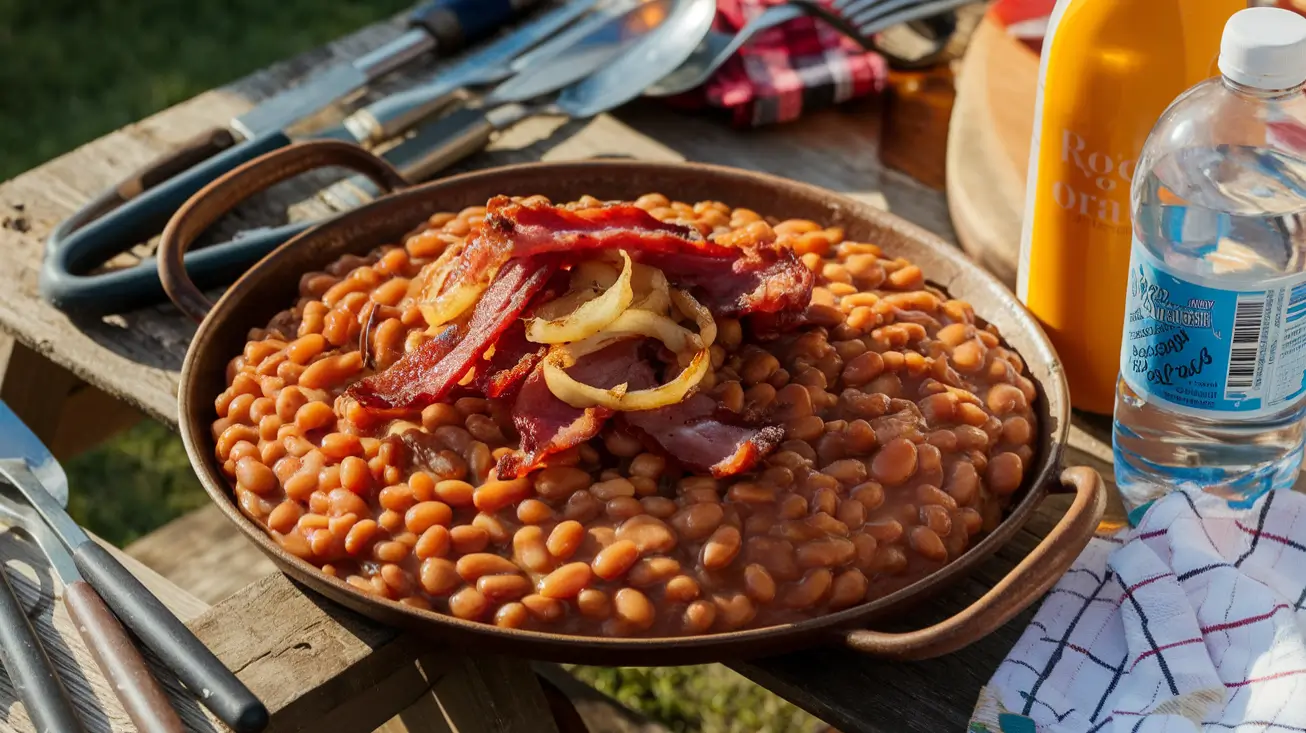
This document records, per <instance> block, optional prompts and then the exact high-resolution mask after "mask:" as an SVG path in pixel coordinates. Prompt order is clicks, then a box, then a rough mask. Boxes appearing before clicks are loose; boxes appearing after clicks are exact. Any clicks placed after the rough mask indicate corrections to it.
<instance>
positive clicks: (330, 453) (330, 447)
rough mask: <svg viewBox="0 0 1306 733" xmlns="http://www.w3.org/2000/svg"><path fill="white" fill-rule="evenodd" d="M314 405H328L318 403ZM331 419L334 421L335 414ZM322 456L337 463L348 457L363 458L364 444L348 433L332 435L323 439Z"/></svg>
mask: <svg viewBox="0 0 1306 733" xmlns="http://www.w3.org/2000/svg"><path fill="white" fill-rule="evenodd" d="M314 404H326V403H324V402H318V403H314ZM331 417H332V418H333V419H334V418H335V414H334V413H333V414H332V416H331ZM322 455H324V456H326V457H327V458H330V459H333V460H336V461H342V460H344V459H345V458H346V457H347V456H361V455H363V442H362V441H361V440H359V439H358V436H355V435H349V434H348V433H330V434H329V435H327V436H325V437H324V438H322Z"/></svg>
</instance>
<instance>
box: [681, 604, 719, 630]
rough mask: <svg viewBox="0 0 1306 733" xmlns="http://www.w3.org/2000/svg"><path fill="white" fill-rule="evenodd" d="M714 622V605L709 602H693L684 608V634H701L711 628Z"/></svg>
mask: <svg viewBox="0 0 1306 733" xmlns="http://www.w3.org/2000/svg"><path fill="white" fill-rule="evenodd" d="M715 621H716V604H714V603H711V602H710V601H694V602H693V603H690V604H689V605H688V606H687V607H686V608H685V614H684V618H683V620H682V623H683V624H684V631H685V633H686V634H690V635H692V634H703V633H707V630H708V629H710V628H712V624H713V623H714V622H715Z"/></svg>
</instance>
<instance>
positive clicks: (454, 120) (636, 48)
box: [320, 0, 716, 209]
mask: <svg viewBox="0 0 1306 733" xmlns="http://www.w3.org/2000/svg"><path fill="white" fill-rule="evenodd" d="M657 10H663V11H665V12H666V14H665V16H664V17H663V18H662V19H661V22H660V23H658V24H657V25H656V26H654V27H651V28H650V27H647V26H648V21H649V18H650V16H649V15H647V14H649V13H651V12H654V11H657ZM715 15H716V2H715V0H650V1H649V2H646V3H643V4H641V5H639V6H636V7H634V8H632V9H631V10H629V11H627V12H626V14H624V15H623V16H621V17H619V18H615V19H613V20H612V21H610V22H609V23H608V24H607V25H604V26H602V27H600V28H596V29H595V30H594V31H592V32H591V35H590V37H603V35H604V34H607V33H612V32H616V33H622V34H624V35H625V38H626V40H625V41H623V43H622V44H620V45H619V46H618V47H617V48H616V50H615V51H613V50H611V49H609V51H610V55H609V56H608V57H607V58H606V59H605V60H604V63H603V64H601V68H599V69H598V70H597V71H595V72H594V73H592V74H590V75H589V76H586V77H585V78H583V79H581V80H579V81H576V82H575V83H572V84H571V85H570V86H567V87H566V88H564V89H563V90H562V91H561V92H560V93H559V94H558V96H557V97H556V98H555V99H553V100H540V101H536V102H533V103H530V104H521V103H518V102H512V103H508V104H500V105H498V106H489V107H488V108H487V107H486V106H482V107H465V108H462V109H458V110H455V111H454V112H452V113H450V114H449V115H447V116H445V117H443V118H441V119H438V120H435V121H433V122H430V123H427V124H425V125H423V126H421V127H419V128H418V129H417V130H416V132H415V133H414V134H413V135H412V136H411V137H409V138H408V139H407V140H405V141H404V142H402V143H400V144H399V145H396V146H395V147H394V148H392V149H390V150H388V151H386V152H385V154H384V155H383V156H382V157H383V158H385V159H386V160H387V161H388V162H390V163H391V164H392V165H394V166H395V167H396V168H398V169H399V171H400V173H402V174H403V176H404V178H405V179H407V180H410V181H420V180H425V179H427V178H429V177H431V176H432V175H434V174H435V173H436V172H438V171H440V170H443V169H444V168H446V167H448V166H449V165H452V164H453V163H455V162H457V161H459V160H461V159H462V158H465V157H466V156H468V155H470V154H472V153H474V152H476V151H478V150H480V149H481V148H483V147H485V145H486V144H488V143H489V142H490V140H491V139H492V138H493V137H494V135H495V133H497V132H499V131H501V130H504V129H507V128H508V127H511V126H512V125H515V124H517V123H518V122H520V121H522V120H523V119H525V118H527V117H530V116H533V115H539V114H554V115H562V116H565V117H569V118H572V119H583V118H587V117H592V116H594V115H597V114H600V113H602V112H606V111H607V110H610V109H613V108H615V107H618V106H620V105H622V104H624V103H625V102H627V101H629V100H631V99H633V98H635V97H637V96H639V95H640V93H641V92H642V91H643V90H644V88H645V87H646V86H648V85H649V84H652V83H653V82H654V81H656V80H658V79H660V78H662V77H663V76H665V75H666V74H667V73H669V72H670V70H672V69H675V68H676V67H677V66H679V65H680V64H681V63H683V62H684V60H685V59H686V58H687V57H688V56H689V54H690V53H691V52H693V50H694V48H695V47H696V46H698V44H699V41H700V40H701V39H702V38H703V34H705V33H706V32H707V29H708V28H710V27H711V25H712V19H713V18H714V17H715ZM635 28H639V29H642V31H641V32H640V33H633V32H630V31H631V29H635ZM591 53H592V51H590V50H588V49H586V48H581V49H580V50H578V51H577V54H578V55H581V56H584V55H586V54H591ZM591 58H592V57H591ZM570 60H571V55H570V53H569V52H564V53H562V54H560V55H558V56H556V57H554V59H553V60H552V62H551V67H552V68H556V69H559V70H563V69H565V68H566V66H567V64H568V63H569V62H570ZM535 78H537V79H539V80H540V81H541V82H543V81H545V80H549V79H550V75H549V74H547V73H543V72H541V73H540V74H539V75H538V76H536V77H535ZM556 78H557V77H553V80H556ZM515 81H516V79H514V80H513V82H515ZM545 86H546V85H544V84H541V85H540V87H539V88H545ZM527 88H528V87H527V85H526V83H525V82H523V83H522V85H521V86H520V87H519V88H517V89H515V90H512V91H513V96H515V97H518V98H524V96H523V94H524V92H523V89H527ZM504 96H507V95H502V94H499V92H498V90H497V89H496V90H495V91H494V92H492V93H491V94H490V95H489V96H488V99H490V100H492V101H501V99H502V97H504ZM376 193H377V189H376V187H375V186H374V185H373V184H372V183H371V182H370V181H368V180H367V179H365V178H361V177H352V178H349V179H346V180H344V181H341V182H339V183H337V184H335V185H333V186H331V187H330V188H328V189H326V190H325V191H323V192H322V193H321V194H320V196H321V197H322V198H323V200H324V201H326V202H327V203H328V204H330V205H331V206H333V207H335V208H337V209H347V208H352V207H354V206H358V205H360V204H362V203H365V202H367V201H370V200H371V199H372V198H373V197H374V196H375V195H376Z"/></svg>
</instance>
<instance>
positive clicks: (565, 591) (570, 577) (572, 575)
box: [539, 562, 591, 598]
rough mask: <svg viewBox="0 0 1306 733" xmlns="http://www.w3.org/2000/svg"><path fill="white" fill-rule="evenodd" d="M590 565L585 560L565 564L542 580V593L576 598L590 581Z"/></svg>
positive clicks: (543, 594)
mask: <svg viewBox="0 0 1306 733" xmlns="http://www.w3.org/2000/svg"><path fill="white" fill-rule="evenodd" d="M590 576H591V571H590V566H589V565H588V564H586V563H583V562H573V563H568V564H566V565H563V566H562V567H560V568H558V569H557V570H554V571H553V572H551V573H549V574H548V575H546V576H544V578H543V579H541V580H540V584H539V592H540V595H542V596H544V597H546V598H575V597H576V594H577V593H580V591H581V589H583V588H584V587H585V586H586V585H588V584H589V582H590Z"/></svg>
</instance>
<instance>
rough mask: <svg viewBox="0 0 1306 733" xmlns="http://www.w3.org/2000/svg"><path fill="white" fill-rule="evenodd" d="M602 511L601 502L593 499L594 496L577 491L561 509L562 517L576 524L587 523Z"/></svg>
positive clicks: (586, 492)
mask: <svg viewBox="0 0 1306 733" xmlns="http://www.w3.org/2000/svg"><path fill="white" fill-rule="evenodd" d="M602 511H603V502H601V501H599V500H598V499H596V498H594V495H593V494H591V493H590V492H588V491H584V490H582V491H577V492H576V493H574V494H572V495H571V497H570V498H568V499H567V505H566V506H565V507H563V510H562V516H563V517H564V518H566V519H572V520H576V521H578V522H588V521H590V520H591V519H593V518H595V517H597V516H598V515H599V513H600V512H602Z"/></svg>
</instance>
